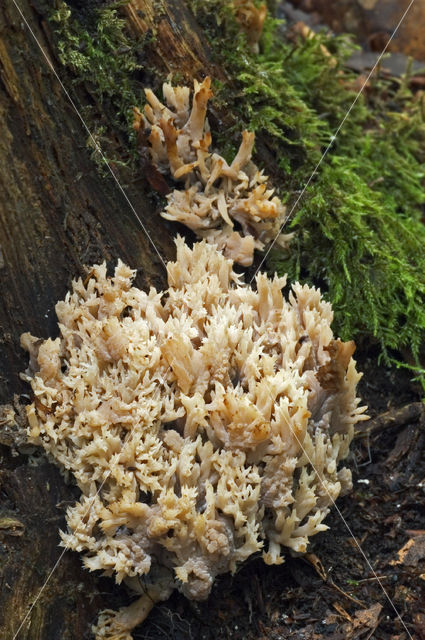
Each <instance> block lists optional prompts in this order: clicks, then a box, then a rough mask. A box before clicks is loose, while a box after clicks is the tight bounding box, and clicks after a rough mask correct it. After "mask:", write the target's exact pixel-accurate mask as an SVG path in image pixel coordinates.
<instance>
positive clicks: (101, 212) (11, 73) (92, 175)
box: [0, 0, 217, 640]
mask: <svg viewBox="0 0 425 640" xmlns="http://www.w3.org/2000/svg"><path fill="white" fill-rule="evenodd" d="M19 6H20V7H21V9H22V11H23V13H24V15H25V17H26V19H27V20H28V22H29V24H30V26H31V29H33V31H34V33H35V35H36V37H37V39H38V40H39V42H40V44H41V46H42V47H43V49H44V50H45V52H46V54H47V55H48V56H49V58H50V60H51V61H52V62H53V64H54V66H55V68H56V69H57V70H58V73H59V74H60V76H61V79H62V80H63V82H64V84H65V86H67V88H68V89H70V90H71V88H72V83H71V78H70V77H69V76H68V75H67V73H66V71H64V69H63V68H62V67H61V66H60V64H59V63H58V60H57V53H56V51H55V49H54V44H53V43H54V42H55V39H54V37H52V32H51V26H50V25H49V22H48V20H47V11H48V9H50V8H51V3H47V4H46V3H43V2H42V1H41V0H40V1H38V0H32V1H31V0H19ZM122 11H123V15H125V16H126V17H127V19H128V24H129V29H130V31H132V32H133V33H134V35H135V37H138V36H140V35H141V34H143V33H145V32H146V31H147V30H151V31H154V32H155V36H156V39H155V47H151V48H150V51H149V52H148V54H147V55H148V57H149V59H148V62H149V68H150V70H151V72H152V75H153V76H155V74H156V73H158V75H159V76H161V77H164V74H166V73H167V72H168V71H170V70H176V69H179V71H180V72H181V73H182V74H183V76H184V77H187V78H191V77H193V76H194V75H195V74H197V75H198V77H201V76H203V75H204V74H205V73H208V72H211V71H213V68H212V66H211V65H209V63H208V50H207V49H206V47H205V43H204V42H202V38H201V36H200V34H199V30H198V28H197V26H196V23H195V21H194V18H193V16H192V15H191V14H190V12H189V11H188V10H187V9H186V8H185V6H184V4H183V3H181V2H179V1H178V0H170V1H164V2H154V1H151V2H150V1H148V0H146V1H142V0H134V1H133V2H131V3H130V4H129V5H127V6H125V7H123V9H122ZM216 77H217V74H216ZM72 95H73V98H74V99H75V101H76V103H77V104H78V106H79V107H81V106H82V105H84V104H87V103H90V102H92V101H93V97H92V96H91V95H90V93H89V91H87V92H86V91H85V89H84V87H80V88H79V89H78V93H77V94H75V93H74V91H72ZM0 120H1V135H0V301H1V303H0V405H1V404H3V405H5V404H10V403H12V402H13V397H14V394H17V397H16V398H15V400H16V399H17V400H19V399H20V400H21V401H22V400H23V396H22V395H20V394H25V393H28V391H29V389H28V388H27V385H25V384H24V383H23V382H22V381H21V380H20V378H19V373H20V372H22V371H23V370H24V369H25V368H26V365H27V362H26V360H27V359H26V355H25V354H24V352H23V351H22V350H21V348H20V346H19V337H20V334H21V333H22V332H23V331H30V332H31V333H32V334H34V335H36V336H39V337H47V336H49V335H50V336H53V335H55V333H56V331H57V329H56V318H55V311H54V305H55V303H56V301H57V300H59V299H62V298H63V297H64V295H65V293H66V291H67V290H68V289H69V286H70V282H71V279H72V278H74V277H76V276H80V275H84V274H85V265H90V264H93V263H96V262H100V261H103V260H106V261H108V262H110V263H114V262H116V260H117V258H119V257H120V258H122V259H123V260H124V261H125V262H127V263H128V264H129V265H130V266H131V267H133V268H137V269H138V278H137V284H138V285H139V286H142V287H143V286H149V285H154V286H156V287H157V288H162V287H163V286H164V284H165V282H166V278H165V275H166V274H165V269H164V265H163V263H162V261H161V259H160V258H159V257H158V255H157V253H156V251H155V250H154V248H153V246H152V244H151V243H150V241H149V239H148V237H147V235H146V234H145V232H144V231H143V230H142V228H141V226H140V224H139V222H138V221H137V220H136V218H135V216H134V214H133V212H132V211H131V209H130V207H129V205H128V203H127V202H126V200H125V198H124V197H123V195H122V193H121V192H120V190H119V189H118V187H117V185H116V184H115V183H114V181H113V179H112V178H110V179H105V178H102V177H101V176H100V175H99V172H98V170H97V168H96V166H95V164H94V162H93V161H92V159H91V158H90V150H89V149H88V148H87V138H88V134H87V131H85V129H84V127H83V125H82V123H81V121H80V119H79V118H78V116H77V114H76V113H75V111H74V109H73V108H72V106H71V105H70V103H69V101H68V99H67V98H66V96H65V95H64V92H63V91H62V89H61V87H60V84H59V82H58V80H57V79H56V78H55V77H54V75H53V73H52V71H51V70H50V69H49V67H48V65H47V64H46V61H45V60H44V58H43V55H42V53H41V51H40V49H39V47H38V46H37V44H36V42H35V41H34V39H33V37H32V36H31V35H30V33H29V31H28V29H27V27H26V26H25V24H24V22H23V20H22V18H21V17H20V16H19V14H18V12H17V10H16V7H15V6H14V3H13V2H12V0H3V1H2V2H1V4H0ZM150 190H151V189H150V187H149V186H148V183H147V181H145V180H144V177H143V176H140V179H139V180H138V181H137V183H134V184H130V185H129V186H126V193H127V194H128V197H129V199H130V200H131V202H132V203H133V205H134V207H135V209H136V211H137V213H138V215H139V216H140V218H141V220H142V222H143V224H144V225H145V227H146V229H147V231H148V233H149V235H150V236H151V237H152V239H153V241H154V242H155V245H156V247H157V249H158V252H159V253H160V255H161V256H162V258H163V260H164V261H166V260H168V259H170V258H172V257H173V256H174V243H173V235H174V234H175V232H176V228H175V227H173V226H172V225H167V224H166V223H165V222H164V221H163V220H162V219H161V218H160V217H159V215H158V212H157V211H156V210H155V208H154V206H153V204H152V202H153V201H152V200H149V199H148V196H147V195H146V193H149V191H150ZM5 411H6V413H5ZM5 411H3V413H2V412H0V430H2V434H1V437H0V459H1V472H0V637H1V638H5V640H6V639H7V640H9V639H10V640H11V639H12V638H13V637H14V634H15V633H16V631H17V629H18V628H19V625H20V623H21V621H22V620H23V618H24V616H25V615H26V613H27V612H28V609H29V607H30V606H31V604H32V603H33V602H34V599H35V598H36V597H37V594H38V593H39V592H40V589H41V587H42V586H43V584H44V582H45V580H46V578H47V577H48V575H49V572H50V570H51V569H52V568H53V567H54V565H55V562H56V560H57V559H58V557H59V556H60V553H61V550H60V548H59V547H58V544H59V541H60V538H59V528H60V527H64V524H65V520H64V508H65V506H66V504H68V503H69V502H72V501H73V500H74V499H75V496H76V495H77V494H78V492H76V490H75V488H73V487H72V486H71V485H66V484H65V482H64V479H63V477H62V476H61V475H60V473H59V471H58V470H57V469H56V468H55V467H54V466H52V465H50V464H47V463H46V462H43V461H42V464H41V465H40V466H30V465H29V463H28V458H27V456H26V455H22V454H20V453H19V452H18V451H16V448H15V450H14V449H13V447H12V448H10V445H11V444H12V441H13V438H14V436H13V433H12V432H13V430H14V428H15V427H14V426H13V425H10V424H6V423H7V421H8V419H9V418H8V416H10V407H9V409H5ZM8 412H9V413H8ZM5 416H6V417H5ZM19 421H20V419H18V422H19ZM21 422H22V420H21ZM15 426H16V425H15ZM19 428H21V429H22V425H18V426H17V429H18V431H19ZM21 435H22V430H21V432H20V436H21ZM21 440H22V438H21ZM8 445H9V446H8ZM42 460H43V459H42ZM58 504H59V507H58ZM100 584H102V583H101V582H99V577H98V576H96V575H93V574H89V572H87V571H85V570H84V569H82V567H81V558H80V557H79V556H78V554H74V553H69V552H67V553H66V554H65V556H64V557H63V558H62V560H61V561H60V563H59V565H58V566H57V568H56V569H55V571H54V573H53V575H52V578H51V579H50V580H49V582H48V584H47V586H46V588H45V590H44V591H43V592H42V595H41V597H40V598H39V600H37V602H36V605H35V606H34V608H33V609H32V611H31V615H30V616H29V617H28V619H27V621H26V623H25V625H24V626H23V628H22V629H21V631H20V633H19V635H18V640H23V639H26V640H57V639H58V638H61V640H65V639H68V640H75V639H77V638H88V637H89V636H90V632H89V630H90V625H91V623H92V622H93V621H94V620H95V618H96V615H97V612H98V610H99V609H100V608H102V607H105V606H106V607H108V606H109V607H110V606H111V605H112V606H115V607H116V606H117V604H123V603H124V602H127V601H128V600H127V596H126V593H125V590H124V589H121V591H120V592H121V593H122V601H121V603H120V602H117V601H113V602H111V600H110V599H108V597H107V596H105V594H104V593H102V594H101V593H100V591H102V589H101V587H100V586H99V585H100ZM105 585H106V586H104V587H103V589H104V591H107V592H108V591H113V582H112V581H111V580H105ZM119 597H120V596H119Z"/></svg>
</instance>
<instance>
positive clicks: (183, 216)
mask: <svg viewBox="0 0 425 640" xmlns="http://www.w3.org/2000/svg"><path fill="white" fill-rule="evenodd" d="M210 85H211V81H210V78H209V77H207V78H205V80H204V81H203V82H201V83H199V82H198V81H197V80H195V81H194V95H193V101H192V108H191V109H190V107H189V102H190V90H189V87H173V86H171V85H170V84H168V83H165V84H164V85H163V93H164V100H165V102H166V103H167V106H165V105H164V104H163V103H162V102H160V100H158V98H157V97H156V96H155V94H154V93H153V92H152V91H151V90H150V89H146V91H145V93H146V99H147V104H146V105H145V107H144V111H143V114H142V113H141V112H140V111H139V110H138V109H135V110H134V115H135V118H134V127H135V129H136V130H137V131H140V130H142V131H145V132H147V133H148V140H149V143H150V145H151V148H150V153H151V159H152V163H153V165H154V166H155V167H156V168H157V169H158V170H159V171H160V172H161V173H163V174H171V176H172V178H173V179H174V180H176V181H181V182H183V186H184V188H183V189H177V188H176V189H174V190H173V191H172V192H171V193H170V194H169V195H168V196H167V199H168V204H167V206H166V208H165V210H164V211H163V212H162V214H161V215H162V216H163V217H164V218H166V219H168V220H174V221H177V222H181V223H183V224H184V225H186V226H187V227H189V228H190V229H192V230H193V231H194V232H195V233H196V234H197V236H198V237H199V238H205V239H206V240H208V241H210V242H212V243H213V244H215V245H216V246H217V247H218V248H219V249H220V250H222V251H223V252H224V255H225V256H226V257H227V258H230V259H231V260H233V261H234V262H237V263H239V264H241V265H243V266H249V265H250V264H252V260H253V255H254V249H260V250H261V249H263V248H264V246H265V245H266V244H267V243H269V242H271V241H273V240H274V239H275V238H276V236H278V237H277V242H278V243H279V244H280V245H281V246H283V247H287V244H288V241H289V240H290V238H291V237H292V235H293V234H286V235H281V234H279V229H280V227H281V225H282V223H283V221H284V214H285V207H284V206H283V205H282V202H281V201H280V199H279V198H278V197H277V196H273V193H274V189H273V188H271V187H270V186H269V185H268V177H267V176H265V175H264V174H263V172H262V171H260V170H259V169H258V167H257V166H256V165H255V164H254V163H253V162H252V161H251V155H252V149H253V146H254V140H255V134H254V133H253V132H250V131H244V132H243V133H242V143H241V145H240V147H239V151H238V152H237V154H236V156H235V158H234V159H233V161H232V163H231V164H230V165H229V164H228V163H227V162H226V160H225V159H224V158H223V157H222V156H220V155H219V154H218V153H214V152H212V151H211V150H210V147H211V143H212V139H211V133H210V131H209V128H208V123H207V121H206V113H207V103H208V100H209V98H210V97H211V96H212V92H211V89H210ZM236 227H237V228H236Z"/></svg>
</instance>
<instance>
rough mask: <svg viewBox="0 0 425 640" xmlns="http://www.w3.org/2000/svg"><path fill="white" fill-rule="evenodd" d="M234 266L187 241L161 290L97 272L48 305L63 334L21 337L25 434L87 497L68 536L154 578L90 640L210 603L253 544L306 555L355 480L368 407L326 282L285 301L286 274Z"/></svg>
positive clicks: (91, 564)
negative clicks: (177, 608) (246, 272)
mask: <svg viewBox="0 0 425 640" xmlns="http://www.w3.org/2000/svg"><path fill="white" fill-rule="evenodd" d="M232 267H233V263H232V261H231V260H229V259H226V258H225V257H224V256H223V255H222V254H221V253H220V252H219V251H218V250H217V248H216V247H214V246H212V245H211V244H208V243H207V242H206V241H203V242H201V243H197V244H195V245H194V247H193V249H190V248H189V247H188V246H186V245H185V243H184V241H183V240H182V239H181V238H179V239H178V240H177V260H176V262H174V263H169V264H168V267H167V270H168V284H169V288H168V290H167V291H166V292H165V293H158V292H157V291H156V290H155V289H153V288H152V289H150V291H149V292H148V293H146V292H143V291H141V290H139V289H137V288H135V287H134V286H132V278H133V276H134V272H133V271H132V270H131V269H130V268H129V267H127V266H125V265H124V264H123V263H121V262H119V263H118V266H117V267H116V269H115V275H114V276H113V277H111V278H109V277H107V274H106V266H105V265H99V266H95V267H93V269H92V270H91V272H90V277H89V278H88V279H87V280H86V281H85V282H83V281H82V280H81V279H80V280H77V281H75V282H74V283H73V289H72V292H70V293H68V294H67V296H66V298H65V300H64V301H62V302H58V304H57V305H56V312H57V316H58V320H59V329H60V336H59V337H58V338H56V339H55V340H52V339H48V340H45V341H43V340H37V339H36V338H33V337H32V336H30V335H29V334H24V335H23V336H22V344H23V346H24V347H25V348H26V349H28V351H29V352H30V365H29V368H28V370H27V372H26V376H25V377H26V379H27V380H28V382H30V383H31V386H32V389H33V392H34V396H35V400H34V402H33V403H32V404H31V405H30V406H29V407H28V420H29V424H30V429H29V439H30V441H31V442H32V443H35V444H38V445H41V446H42V447H43V448H44V449H45V451H46V452H47V453H48V454H49V455H50V456H51V457H52V458H53V460H54V461H55V462H56V463H57V464H59V465H60V466H61V468H62V469H64V470H67V471H69V472H71V473H72V474H73V476H74V478H75V480H76V482H77V484H78V486H79V488H80V489H81V492H82V496H81V499H80V500H79V502H77V504H76V505H75V506H72V507H70V508H69V509H68V511H67V524H68V528H69V530H68V532H67V533H63V534H62V538H63V543H64V544H66V545H67V547H69V548H71V549H74V550H76V551H83V552H84V563H85V565H86V566H87V567H88V568H89V569H91V570H96V569H100V570H102V571H103V572H104V573H105V574H107V575H115V577H116V580H117V582H121V581H122V580H123V579H125V580H126V581H128V582H129V584H130V585H131V586H132V587H133V588H134V589H135V590H136V591H137V590H138V591H139V592H143V588H147V589H148V596H149V597H147V596H146V594H144V595H142V596H141V598H140V599H139V600H138V601H137V602H136V603H134V604H133V605H131V607H130V608H129V609H126V610H122V611H120V612H119V613H118V614H114V613H113V612H105V613H104V614H102V616H101V618H100V621H99V625H98V627H97V629H96V632H97V637H98V638H112V637H113V638H122V639H126V638H131V636H130V632H131V628H132V627H133V626H134V625H136V624H138V623H139V622H140V621H141V620H142V619H143V617H144V616H145V615H147V613H148V611H149V608H150V606H152V603H153V602H154V601H156V600H159V599H164V598H167V597H168V595H169V594H170V593H171V591H172V589H174V588H178V589H180V590H181V591H182V592H183V593H184V594H185V595H186V596H187V597H188V598H193V599H204V598H206V597H207V596H208V594H209V592H210V589H211V587H212V584H213V581H214V578H215V576H216V575H218V574H220V573H224V572H227V571H234V570H235V569H236V567H237V566H238V564H239V563H241V562H243V561H244V560H246V559H247V558H248V557H249V556H251V555H252V554H254V553H257V552H260V553H262V554H263V558H264V561H265V562H266V563H269V564H280V563H281V562H283V558H282V547H283V546H286V547H289V548H291V549H293V550H295V551H299V552H303V551H305V549H306V546H307V543H308V539H309V537H310V536H312V535H314V534H316V533H318V532H319V531H322V530H323V529H325V528H326V526H325V525H324V524H323V520H324V518H325V516H326V514H327V513H328V510H329V506H330V505H331V504H332V502H333V501H334V500H335V499H336V497H337V496H338V495H339V493H340V492H341V491H346V490H347V489H349V488H350V484H351V474H350V472H349V470H348V469H346V468H342V469H339V470H338V463H339V461H340V460H341V459H343V458H344V457H345V456H346V455H347V452H348V447H349V444H350V441H351V438H352V435H353V425H354V424H355V423H356V422H357V421H359V420H362V419H364V417H365V416H364V407H359V406H358V403H359V401H358V399H357V398H356V394H355V386H356V383H357V381H358V379H359V377H360V375H359V374H358V373H357V371H356V369H355V363H354V361H353V359H352V357H351V356H352V353H353V351H354V345H353V343H350V342H348V343H342V342H341V341H339V340H337V339H335V338H334V336H333V334H332V330H331V328H330V324H331V321H332V310H331V306H330V304H329V303H327V302H324V301H323V300H322V299H321V296H320V291H318V290H316V289H314V288H310V287H308V286H301V285H300V284H298V283H297V284H294V285H293V286H292V292H291V293H290V294H289V298H288V300H286V299H285V298H284V297H283V296H282V291H281V289H282V287H283V286H284V285H285V279H284V278H278V277H275V278H274V279H273V280H271V279H268V278H267V276H266V275H264V274H259V275H258V276H257V279H256V289H253V288H252V287H251V286H249V285H247V284H244V283H243V282H242V280H241V278H240V276H238V275H237V274H236V273H235V272H234V271H233V269H232ZM142 577H143V581H142V582H140V579H141V578H142ZM146 585H147V586H146Z"/></svg>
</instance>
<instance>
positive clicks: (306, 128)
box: [188, 0, 425, 362]
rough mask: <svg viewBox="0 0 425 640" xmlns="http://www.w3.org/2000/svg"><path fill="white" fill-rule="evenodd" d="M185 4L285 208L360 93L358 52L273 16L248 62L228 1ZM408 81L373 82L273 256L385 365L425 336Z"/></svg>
mask: <svg viewBox="0 0 425 640" xmlns="http://www.w3.org/2000/svg"><path fill="white" fill-rule="evenodd" d="M188 4H189V6H191V8H192V9H193V11H194V12H195V13H196V15H197V18H198V20H199V21H200V22H201V24H202V26H203V27H204V29H205V30H206V32H207V34H208V36H209V44H210V46H211V47H212V50H213V52H214V56H215V58H216V61H217V62H218V63H219V64H220V65H222V66H223V67H224V68H225V69H226V70H227V73H228V76H229V83H228V84H223V85H220V87H218V89H219V91H218V95H217V100H218V101H222V102H223V103H226V104H227V108H228V109H229V110H232V111H233V112H234V113H235V114H236V116H237V123H236V124H235V131H236V129H238V130H240V128H241V125H242V126H246V127H248V128H250V129H254V130H255V131H256V132H257V144H262V145H266V148H267V149H268V150H269V152H270V153H271V154H272V156H274V158H275V159H277V161H278V164H279V167H280V170H281V171H280V174H279V175H278V176H274V177H273V179H274V182H275V184H277V185H278V189H279V192H280V193H281V195H282V197H283V198H284V199H285V200H286V201H287V204H288V209H290V208H291V205H292V203H293V202H295V200H296V198H297V196H298V194H299V192H300V190H301V189H302V188H303V187H304V185H305V184H306V182H307V180H308V179H309V177H310V175H311V172H312V170H313V168H314V167H315V165H316V163H317V162H318V160H319V159H320V157H321V154H322V153H323V151H324V149H325V148H326V146H327V145H328V143H329V141H330V140H331V137H332V135H333V134H334V132H335V131H336V129H337V127H338V126H339V124H340V122H341V120H342V119H343V117H344V116H345V114H346V113H347V110H348V109H349V107H350V105H351V104H352V102H353V100H354V97H355V95H356V93H357V91H358V89H359V86H358V82H359V79H358V77H357V76H356V75H355V74H354V73H352V72H350V71H349V70H348V69H347V68H346V67H345V62H346V60H347V57H348V56H349V55H350V54H351V52H352V51H353V50H354V48H355V47H354V46H353V45H352V43H351V42H350V40H349V38H348V37H345V36H340V37H329V36H327V35H325V34H321V35H318V36H316V37H314V38H313V39H310V40H302V39H298V40H297V41H296V42H294V41H293V40H292V41H291V40H288V38H287V36H286V34H285V32H284V31H283V30H282V25H281V24H279V23H278V22H277V21H275V20H273V19H272V18H269V19H268V20H267V21H266V26H265V32H264V35H263V39H262V43H261V49H260V53H259V54H258V55H255V54H253V53H251V52H250V51H249V49H248V47H247V45H246V42H245V37H244V35H243V34H242V33H240V31H239V29H238V25H237V23H236V21H235V19H234V16H233V14H232V11H231V9H230V8H229V3H227V2H223V1H222V0H218V1H214V0H208V2H207V4H208V9H206V4H205V3H204V2H202V3H200V2H198V1H197V0H188ZM211 16H215V19H212V18H211ZM217 16H219V17H218V18H217ZM323 47H326V48H327V50H328V51H329V53H330V55H326V54H325V53H324V49H323ZM407 80H408V79H407V77H405V78H402V79H398V80H397V79H383V78H379V77H378V79H374V80H372V81H371V82H370V83H369V85H368V88H367V92H366V96H362V97H361V98H360V99H359V100H358V102H357V103H356V105H355V106H354V107H353V109H352V111H351V113H350V116H349V117H348V119H347V120H346V122H345V123H344V126H343V127H342V129H341V131H340V133H339V135H338V137H337V139H336V141H335V143H334V145H333V147H332V149H331V150H330V152H329V154H328V155H327V157H326V159H325V160H324V162H323V163H322V164H321V166H320V168H319V171H318V174H317V176H315V178H314V179H313V180H312V182H311V184H310V185H309V187H308V189H307V190H306V192H305V194H304V196H303V198H302V199H301V201H300V203H299V205H298V206H297V209H296V211H295V213H294V216H293V218H292V220H290V221H288V223H287V228H286V230H287V231H288V230H289V229H290V230H294V231H296V232H297V235H296V239H295V242H294V243H293V245H292V246H291V250H290V251H289V252H288V253H287V254H285V253H283V252H282V250H274V251H272V252H271V254H270V256H269V257H268V260H267V264H268V267H269V268H270V269H271V270H275V269H276V270H277V271H278V272H279V273H282V272H288V273H289V275H290V277H291V278H299V279H301V280H302V281H307V282H310V283H315V284H318V285H320V286H321V288H322V290H323V291H324V292H325V295H327V296H328V297H329V299H330V300H331V301H332V303H333V307H334V311H335V329H336V331H338V333H339V334H340V335H341V336H342V337H343V338H345V339H348V338H356V339H357V340H359V339H361V338H362V337H363V336H367V337H368V338H369V339H370V338H371V337H372V338H374V339H375V340H377V341H379V343H380V345H381V347H382V353H383V354H384V356H385V358H386V360H387V361H389V359H390V350H392V349H402V348H408V349H410V351H411V353H412V354H413V357H414V359H415V360H416V361H417V362H418V357H419V352H420V348H421V346H423V343H424V336H425V251H424V249H423V247H424V246H425V227H424V225H423V224H422V222H421V218H422V215H423V203H424V201H425V190H424V176H425V166H424V160H425V124H424V105H423V98H421V97H420V96H419V95H418V96H414V95H413V94H412V93H411V92H410V90H409V89H408V82H407ZM217 133H219V132H217ZM223 144H224V140H223ZM227 144H228V143H227ZM229 154H230V151H229ZM263 155H264V154H263Z"/></svg>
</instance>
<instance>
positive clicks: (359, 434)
mask: <svg viewBox="0 0 425 640" xmlns="http://www.w3.org/2000/svg"><path fill="white" fill-rule="evenodd" d="M424 421H425V405H424V403H423V402H411V403H410V404H407V405H405V406H404V407H397V408H395V409H390V411H385V413H381V414H379V416H376V418H373V420H368V421H367V422H365V423H363V424H360V426H359V427H358V428H356V431H355V438H364V437H366V436H372V435H375V434H377V433H380V432H381V431H383V430H384V429H391V428H395V427H403V426H404V425H406V424H409V423H416V422H420V423H421V424H422V425H423V424H424Z"/></svg>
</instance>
